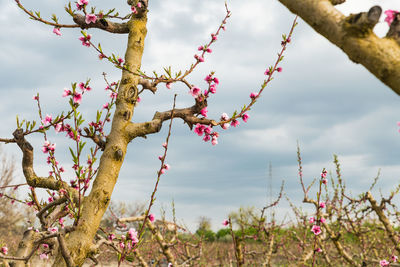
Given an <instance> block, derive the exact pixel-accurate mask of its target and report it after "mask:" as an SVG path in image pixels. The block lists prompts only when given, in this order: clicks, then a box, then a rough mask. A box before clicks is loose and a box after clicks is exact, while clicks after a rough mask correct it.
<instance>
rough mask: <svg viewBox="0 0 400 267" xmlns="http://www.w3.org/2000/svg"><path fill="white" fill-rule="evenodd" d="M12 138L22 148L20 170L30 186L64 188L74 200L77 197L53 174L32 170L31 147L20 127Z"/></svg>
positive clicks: (52, 188)
mask: <svg viewBox="0 0 400 267" xmlns="http://www.w3.org/2000/svg"><path fill="white" fill-rule="evenodd" d="M13 135H14V140H15V142H16V143H17V144H18V146H19V148H20V149H21V150H22V153H23V156H22V170H23V172H24V176H25V179H26V182H27V183H28V184H29V185H30V186H32V187H39V188H47V189H50V190H56V191H58V190H60V189H65V190H67V191H68V192H72V194H73V196H74V200H76V199H77V197H78V196H77V195H78V193H77V191H76V190H74V189H73V188H72V187H70V186H69V185H68V184H67V183H66V182H63V181H59V180H56V179H55V178H54V177H53V176H49V177H38V176H37V175H36V173H35V171H34V170H33V147H32V145H31V144H30V143H29V142H28V141H26V140H25V136H24V133H23V130H22V129H17V130H15V131H14V133H13Z"/></svg>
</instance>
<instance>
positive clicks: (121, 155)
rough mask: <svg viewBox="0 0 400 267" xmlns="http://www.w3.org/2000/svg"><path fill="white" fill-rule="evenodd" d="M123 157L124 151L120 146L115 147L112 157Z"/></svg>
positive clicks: (117, 159)
mask: <svg viewBox="0 0 400 267" xmlns="http://www.w3.org/2000/svg"><path fill="white" fill-rule="evenodd" d="M123 157H124V152H122V150H121V149H120V148H117V147H115V151H114V159H115V160H116V161H121V160H122V158H123Z"/></svg>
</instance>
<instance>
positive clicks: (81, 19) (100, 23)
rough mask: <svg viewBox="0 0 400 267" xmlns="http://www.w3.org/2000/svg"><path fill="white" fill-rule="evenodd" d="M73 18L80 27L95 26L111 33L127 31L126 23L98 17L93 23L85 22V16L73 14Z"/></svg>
mask: <svg viewBox="0 0 400 267" xmlns="http://www.w3.org/2000/svg"><path fill="white" fill-rule="evenodd" d="M73 20H74V22H75V23H76V24H78V25H79V27H81V28H82V29H89V28H97V29H101V30H104V31H107V32H111V33H129V27H128V23H116V22H111V21H108V20H106V19H98V20H97V21H96V22H95V23H90V24H87V23H86V21H85V16H83V15H80V14H74V16H73Z"/></svg>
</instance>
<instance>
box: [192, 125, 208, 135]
mask: <svg viewBox="0 0 400 267" xmlns="http://www.w3.org/2000/svg"><path fill="white" fill-rule="evenodd" d="M205 128H206V127H205V126H204V125H202V124H200V123H197V124H196V127H195V128H194V132H195V133H197V135H198V136H202V135H203V134H204V129H205Z"/></svg>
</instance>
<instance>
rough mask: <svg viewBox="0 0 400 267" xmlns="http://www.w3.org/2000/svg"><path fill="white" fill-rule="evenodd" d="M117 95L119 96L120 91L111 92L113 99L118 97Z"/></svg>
mask: <svg viewBox="0 0 400 267" xmlns="http://www.w3.org/2000/svg"><path fill="white" fill-rule="evenodd" d="M117 96H118V93H116V92H111V93H110V97H111V98H113V99H115V98H117Z"/></svg>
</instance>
